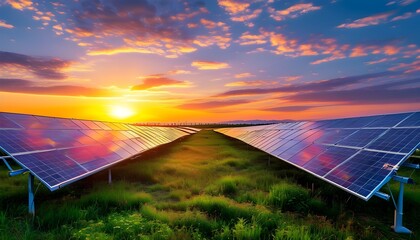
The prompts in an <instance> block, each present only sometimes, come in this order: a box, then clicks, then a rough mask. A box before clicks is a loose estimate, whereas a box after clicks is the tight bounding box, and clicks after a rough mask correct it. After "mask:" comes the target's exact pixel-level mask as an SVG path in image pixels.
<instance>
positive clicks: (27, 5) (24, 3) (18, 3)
mask: <svg viewBox="0 0 420 240" xmlns="http://www.w3.org/2000/svg"><path fill="white" fill-rule="evenodd" d="M6 3H7V4H9V5H10V6H11V7H12V8H15V9H18V10H21V11H22V10H25V9H29V10H33V9H34V7H33V2H32V1H31V0H6Z"/></svg>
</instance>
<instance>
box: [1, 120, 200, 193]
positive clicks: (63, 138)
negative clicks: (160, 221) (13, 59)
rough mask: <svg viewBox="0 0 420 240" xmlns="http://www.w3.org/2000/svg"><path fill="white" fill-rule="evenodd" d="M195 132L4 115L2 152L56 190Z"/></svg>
mask: <svg viewBox="0 0 420 240" xmlns="http://www.w3.org/2000/svg"><path fill="white" fill-rule="evenodd" d="M197 131H198V129H194V128H169V127H145V126H134V125H131V124H124V123H111V122H100V121H88V120H77V119H65V118H52V117H42V116H33V115H24V114H13V113H0V150H3V151H4V152H5V153H7V154H8V155H10V156H11V157H12V158H13V159H14V160H15V161H16V162H17V163H18V164H19V165H21V166H22V168H24V169H28V170H29V171H30V172H31V173H32V174H33V175H35V176H36V177H37V178H38V179H39V180H40V181H41V182H43V183H44V184H45V185H46V186H47V187H48V188H49V189H50V190H51V191H53V190H56V189H58V188H60V187H62V186H65V185H67V184H69V183H72V182H74V181H77V180H79V179H81V178H84V177H87V176H89V175H91V174H93V173H95V172H98V171H100V170H103V169H105V168H108V167H110V166H112V165H114V164H116V163H118V162H121V161H123V160H125V159H128V158H130V157H133V156H134V155H137V154H139V153H142V152H144V151H147V150H149V149H152V148H154V147H157V146H159V145H163V144H166V143H169V142H172V141H174V140H176V139H178V138H181V137H184V136H187V135H190V134H192V133H195V132H197Z"/></svg>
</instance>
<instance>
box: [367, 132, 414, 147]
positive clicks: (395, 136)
mask: <svg viewBox="0 0 420 240" xmlns="http://www.w3.org/2000/svg"><path fill="white" fill-rule="evenodd" d="M419 142H420V129H419V128H416V129H409V128H408V129H390V130H389V131H388V132H386V133H385V134H384V135H383V136H381V137H379V138H378V139H377V140H376V141H374V142H373V143H371V144H369V145H368V146H367V147H366V148H369V149H376V150H382V151H389V152H399V153H409V152H410V151H412V150H413V149H414V148H415V147H416V146H417V145H418V144H419Z"/></svg>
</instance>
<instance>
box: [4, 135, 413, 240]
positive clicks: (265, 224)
mask: <svg viewBox="0 0 420 240" xmlns="http://www.w3.org/2000/svg"><path fill="white" fill-rule="evenodd" d="M112 172H113V184H112V185H108V184H107V175H106V173H99V174H97V175H95V176H92V177H89V178H87V179H85V180H83V181H80V182H78V183H76V184H73V185H72V186H69V187H66V188H64V189H62V190H59V191H57V192H53V193H51V192H49V191H48V190H46V189H45V188H43V187H42V186H41V187H40V188H39V190H38V192H37V195H36V205H37V217H36V218H35V219H34V220H33V221H32V220H31V219H30V218H29V217H27V216H26V210H27V209H26V207H27V203H26V201H27V200H26V196H27V192H26V178H25V176H19V177H15V178H8V177H7V171H6V169H5V168H3V167H2V168H1V170H0V239H404V238H408V236H404V235H397V234H394V233H392V232H391V231H390V229H389V225H391V224H392V216H393V215H392V214H393V213H392V212H393V207H392V205H391V203H388V202H385V201H383V200H380V199H372V200H371V201H369V202H367V203H366V202H364V201H362V200H359V199H356V198H355V197H352V196H350V195H348V194H346V193H345V192H343V191H341V190H338V189H337V188H335V187H332V186H331V185H329V184H326V183H324V182H322V181H320V180H318V179H316V178H314V177H312V176H310V175H308V174H307V173H305V172H302V171H300V170H297V169H295V168H294V167H291V166H290V165H288V164H286V163H283V162H281V161H279V160H274V159H271V160H270V161H269V157H268V155H266V154H265V153H263V152H261V151H258V150H255V149H253V148H252V147H249V146H247V145H246V144H244V143H241V142H239V141H237V140H232V139H230V138H227V137H225V136H223V135H221V134H218V133H215V132H213V131H209V130H203V131H201V132H200V133H198V134H195V135H193V136H189V137H187V138H185V139H182V140H180V141H177V142H175V143H172V144H169V145H166V146H163V147H161V148H158V149H154V150H152V151H149V152H147V153H145V154H143V155H142V156H140V157H138V158H137V159H134V160H131V161H127V162H125V163H122V164H120V165H118V166H116V167H114V168H113V170H112ZM402 173H404V175H410V173H411V171H409V170H404V169H403V170H402ZM413 178H415V180H417V181H420V179H419V178H420V177H419V173H418V172H417V173H415V174H414V175H413ZM391 188H392V189H393V190H394V192H396V190H397V186H396V185H395V184H392V185H391ZM419 206H420V188H419V187H417V186H408V187H407V190H406V203H405V207H406V211H407V213H406V214H405V219H404V220H405V222H406V225H407V226H408V227H409V228H411V229H413V230H420V219H419V218H420V216H419V215H420V211H419ZM416 208H417V209H416ZM407 209H409V210H407ZM413 238H415V236H411V239H413Z"/></svg>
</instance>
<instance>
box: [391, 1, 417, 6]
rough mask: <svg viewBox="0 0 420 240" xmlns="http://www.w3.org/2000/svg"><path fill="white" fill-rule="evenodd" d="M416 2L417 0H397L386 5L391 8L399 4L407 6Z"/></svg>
mask: <svg viewBox="0 0 420 240" xmlns="http://www.w3.org/2000/svg"><path fill="white" fill-rule="evenodd" d="M415 1H416V0H397V1H390V2H388V3H387V4H386V5H387V6H390V5H394V4H398V5H400V6H407V5H410V4H412V3H414V2H415Z"/></svg>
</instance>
